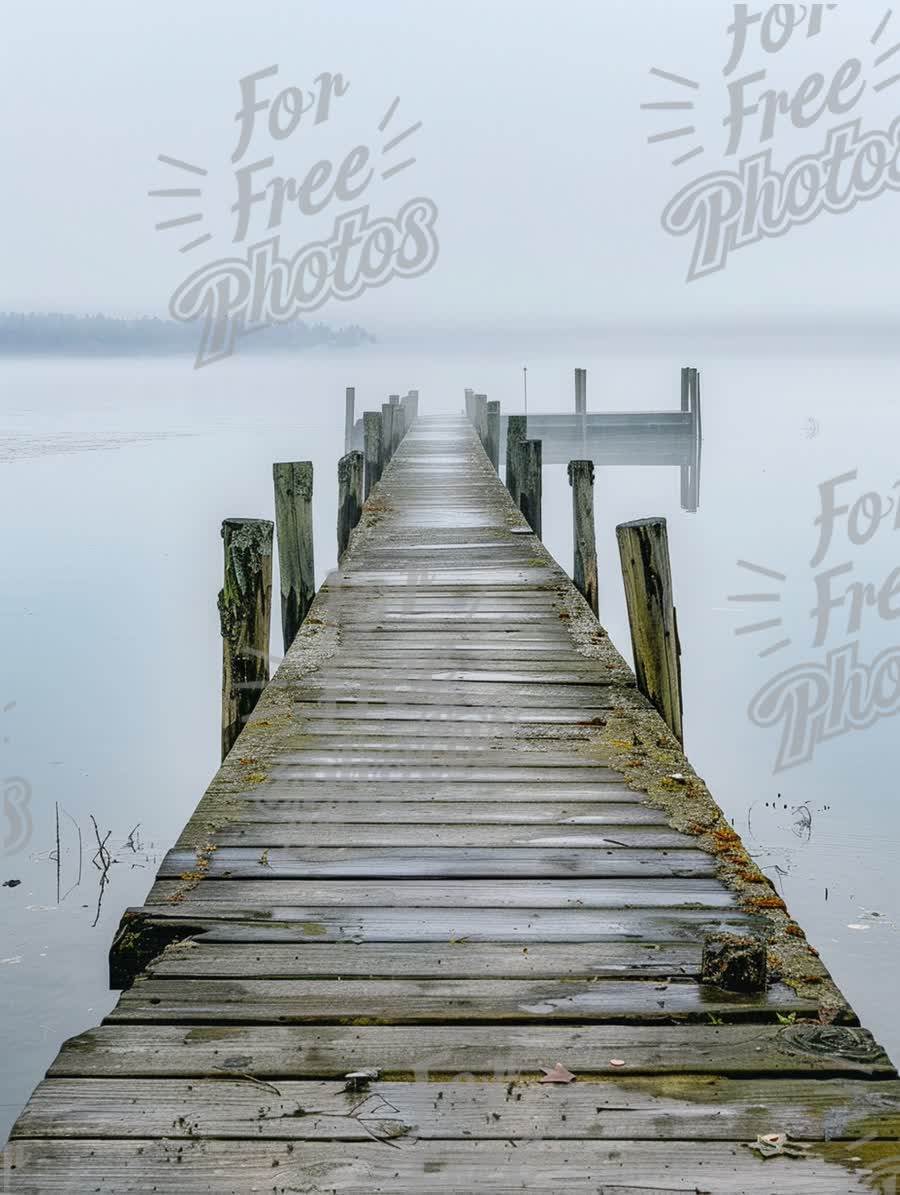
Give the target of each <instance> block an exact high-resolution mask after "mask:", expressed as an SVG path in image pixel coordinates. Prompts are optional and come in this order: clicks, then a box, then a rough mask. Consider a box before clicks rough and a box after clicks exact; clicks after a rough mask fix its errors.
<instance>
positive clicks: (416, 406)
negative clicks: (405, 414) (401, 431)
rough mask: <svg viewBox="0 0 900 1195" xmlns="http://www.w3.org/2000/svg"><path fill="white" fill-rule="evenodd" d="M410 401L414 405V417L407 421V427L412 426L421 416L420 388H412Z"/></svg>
mask: <svg viewBox="0 0 900 1195" xmlns="http://www.w3.org/2000/svg"><path fill="white" fill-rule="evenodd" d="M409 401H410V405H411V406H412V419H410V420H409V422H408V423H407V427H412V425H413V424H414V423H415V421H416V420H417V419H418V418H419V392H418V390H410V392H409Z"/></svg>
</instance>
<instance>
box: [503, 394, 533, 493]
mask: <svg viewBox="0 0 900 1195" xmlns="http://www.w3.org/2000/svg"><path fill="white" fill-rule="evenodd" d="M527 433H528V418H527V416H525V415H510V417H509V419H508V420H507V421H506V488H507V490H509V495H510V497H511V498H512V500H513V502H515V504H516V506H518V505H519V494H520V493H521V488H522V487H521V485H520V483H519V476H520V474H519V448H520V447H521V445H522V443H523V441H524V440H525V437H526V435H527Z"/></svg>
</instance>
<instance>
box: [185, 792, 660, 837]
mask: <svg viewBox="0 0 900 1195" xmlns="http://www.w3.org/2000/svg"><path fill="white" fill-rule="evenodd" d="M310 787H311V788H312V789H313V794H312V796H311V797H310V798H308V799H306V800H298V799H297V797H298V796H300V795H302V793H303V792H304V791H306V786H303V787H302V788H301V787H298V786H297V785H293V786H291V785H288V784H282V785H274V784H273V785H272V786H271V788H270V787H269V786H267V787H266V790H265V791H266V795H265V796H263V797H258V798H257V799H253V798H252V797H251V796H250V795H249V794H248V795H247V796H246V797H244V798H242V800H244V801H245V802H246V804H245V806H244V808H243V809H242V810H241V811H240V812H237V811H236V810H235V807H234V803H233V802H232V803H231V804H229V805H225V806H223V807H222V814H223V817H225V818H226V819H230V820H226V822H225V831H224V832H226V833H227V832H228V830H229V829H230V828H232V827H236V826H237V825H238V824H239V821H238V819H241V821H243V820H244V819H246V822H247V824H250V823H272V824H274V825H284V826H289V825H292V824H296V825H297V826H299V827H303V826H307V825H314V824H317V823H325V822H330V823H338V822H340V823H347V824H362V823H365V822H373V823H378V824H379V825H388V826H391V825H394V824H395V823H397V822H403V823H409V824H420V825H427V824H431V825H434V824H438V823H440V824H445V823H447V824H457V823H462V822H466V823H476V824H484V825H491V826H509V828H510V833H511V834H514V833H515V828H516V826H533V825H541V826H543V825H550V824H553V825H563V826H610V827H619V826H665V825H666V821H665V818H664V817H663V815H662V814H661V813H660V811H659V810H657V809H652V808H650V807H649V806H647V805H643V804H641V803H640V802H639V801H637V800H631V801H628V800H626V799H625V797H624V796H622V797H614V798H611V799H610V800H609V801H604V800H598V799H597V798H596V797H591V796H587V797H579V796H577V795H576V796H575V797H574V798H573V799H572V800H571V801H556V802H548V801H541V800H539V796H540V794H538V793H535V794H534V796H533V797H518V798H510V797H509V795H508V794H507V795H504V792H503V786H502V785H499V784H498V785H496V786H494V787H495V789H496V792H495V793H486V794H481V795H478V794H476V795H472V794H471V793H467V792H466V791H460V792H459V793H457V792H456V790H455V788H454V789H449V788H446V789H444V790H443V796H444V798H445V799H444V800H438V799H437V798H431V799H428V792H427V791H425V792H423V791H422V789H421V788H409V789H405V788H403V786H401V785H398V786H397V791H396V796H397V800H389V799H388V797H389V796H393V795H394V794H393V793H384V792H382V793H381V794H380V798H379V794H377V793H376V794H374V797H373V793H372V792H371V789H369V788H361V786H359V785H356V786H354V790H353V792H350V793H343V792H340V791H339V792H337V793H334V791H333V790H332V789H328V788H324V787H323V788H321V789H320V788H318V787H316V786H310ZM460 788H462V786H460ZM451 794H452V795H451ZM329 795H331V796H337V798H338V799H337V800H334V801H329V800H322V799H320V798H322V797H327V796H329ZM549 795H550V796H558V795H559V793H558V791H557V792H551V793H550V794H549ZM566 795H567V796H568V794H566ZM354 797H356V798H363V799H354ZM491 797H493V798H494V799H493V800H491V799H490V798H491ZM369 798H373V799H371V800H370V799H369ZM513 799H515V800H516V803H515V804H514V805H509V804H507V802H509V801H510V800H513ZM204 811H205V813H206V815H207V816H209V817H215V816H216V813H217V806H216V804H215V803H214V802H212V801H210V802H208V803H207V804H206V805H205V806H204ZM219 824H221V823H220V822H218V821H216V823H215V825H217V826H218V825H219ZM264 845H265V844H264ZM273 845H274V844H273Z"/></svg>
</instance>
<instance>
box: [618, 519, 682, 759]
mask: <svg viewBox="0 0 900 1195" xmlns="http://www.w3.org/2000/svg"><path fill="white" fill-rule="evenodd" d="M616 537H617V539H618V541H619V556H620V558H621V561H622V577H623V579H624V581H625V600H626V602H627V605H628V621H629V624H630V626H631V647H632V652H633V654H634V671H635V675H636V677H637V683H638V688H639V689H640V691H641V692H642V693H643V694H644V696H645V697H646V698H648V700H649V701H651V702H652V703H653V704H654V705H655V706H656V708H657V709H658V710H659V712H660V714H662V716H663V718H664V719H665V721H666V723H667V724H668V726H669V729H670V730H671V731H672V733H673V734H674V735H675V737H676V738H677V739H678V741H679V742H683V741H684V730H683V726H682V706H681V646H680V644H679V642H678V625H677V622H676V616H675V605H674V602H673V600H672V570H671V567H670V564H669V541H668V532H667V529H666V520H665V519H638V520H636V521H635V522H633V523H622V524H620V526H618V527H617V528H616Z"/></svg>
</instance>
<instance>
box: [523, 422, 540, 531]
mask: <svg viewBox="0 0 900 1195" xmlns="http://www.w3.org/2000/svg"><path fill="white" fill-rule="evenodd" d="M516 469H517V480H518V487H519V509H520V510H521V512H522V514H523V515H524V516H525V518H526V520H527V521H528V524H529V526H530V527H531V530H532V531H533V532H534V533H535V535H536V536H537V537H538V539H540V538H541V532H542V526H541V509H542V506H543V466H542V464H541V442H540V440H521V441H520V442H519V447H518V460H517V463H516Z"/></svg>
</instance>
